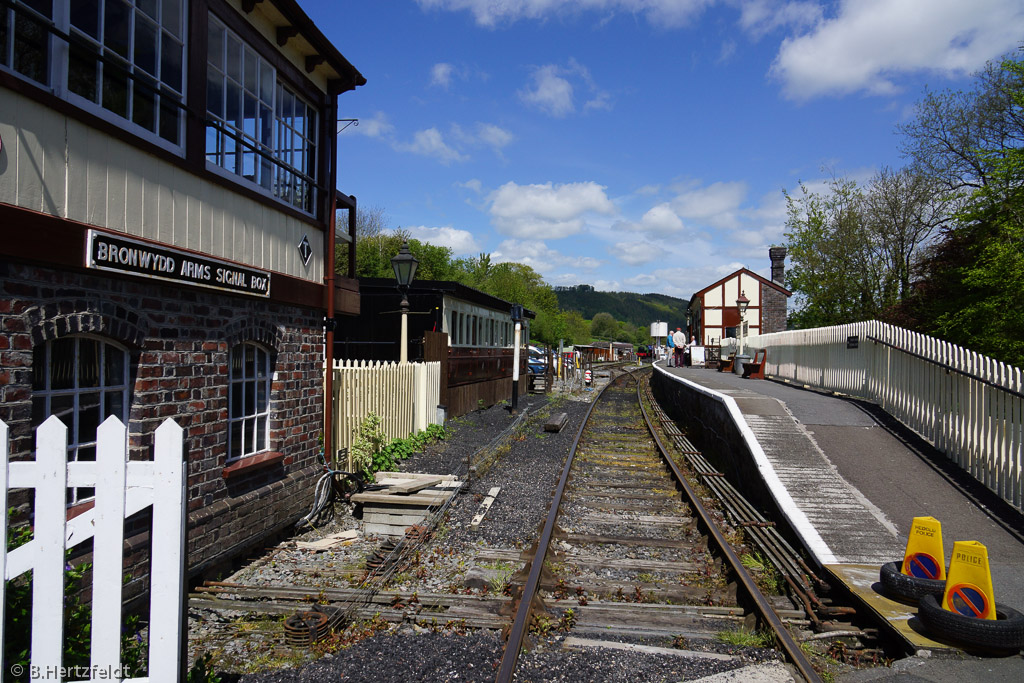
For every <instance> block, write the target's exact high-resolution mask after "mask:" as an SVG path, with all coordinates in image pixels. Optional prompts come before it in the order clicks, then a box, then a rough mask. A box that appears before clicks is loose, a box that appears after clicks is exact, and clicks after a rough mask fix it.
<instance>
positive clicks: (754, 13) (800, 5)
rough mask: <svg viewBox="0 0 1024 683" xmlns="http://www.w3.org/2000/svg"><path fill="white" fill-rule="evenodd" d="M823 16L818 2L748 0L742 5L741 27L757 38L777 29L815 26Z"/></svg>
mask: <svg viewBox="0 0 1024 683" xmlns="http://www.w3.org/2000/svg"><path fill="white" fill-rule="evenodd" d="M821 18H822V8H821V5H819V4H818V3H817V2H801V1H797V2H787V1H785V0H747V1H746V2H744V3H743V4H742V5H741V7H740V21H739V23H740V28H742V29H743V30H744V31H746V32H747V33H749V34H751V35H753V36H754V37H755V38H761V37H763V36H764V35H765V34H767V33H770V32H771V31H774V30H776V29H780V28H786V27H793V28H799V29H802V28H807V27H810V26H814V25H815V24H816V23H818V22H819V21H820V20H821Z"/></svg>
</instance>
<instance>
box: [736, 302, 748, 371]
mask: <svg viewBox="0 0 1024 683" xmlns="http://www.w3.org/2000/svg"><path fill="white" fill-rule="evenodd" d="M749 305H750V299H748V298H747V296H746V293H745V292H743V291H741V292H740V296H739V298H738V299H736V308H738V309H740V329H739V334H738V335H736V336H737V337H739V347H740V348H739V353H737V354H736V355H737V356H742V355H743V338H744V337H745V336H746V335H745V334H744V325H743V323H745V322H746V320H747V306H749Z"/></svg>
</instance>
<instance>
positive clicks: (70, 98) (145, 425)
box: [0, 0, 365, 573]
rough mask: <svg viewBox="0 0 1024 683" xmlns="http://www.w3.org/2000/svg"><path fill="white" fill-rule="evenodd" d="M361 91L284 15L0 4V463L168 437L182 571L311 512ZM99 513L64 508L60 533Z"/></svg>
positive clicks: (148, 445)
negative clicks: (184, 548)
mask: <svg viewBox="0 0 1024 683" xmlns="http://www.w3.org/2000/svg"><path fill="white" fill-rule="evenodd" d="M364 83H365V79H364V78H363V77H362V75H361V74H360V73H359V72H358V71H357V70H356V69H355V68H354V67H353V66H352V65H351V64H350V63H349V62H348V61H347V60H346V59H345V58H344V57H343V56H342V54H341V53H340V52H339V51H338V49H337V48H336V47H334V46H333V45H332V44H331V43H330V42H329V41H328V40H327V39H326V38H325V37H324V35H323V34H322V33H321V32H320V31H319V30H318V29H317V28H316V27H315V26H314V25H313V22H312V21H311V20H310V18H309V17H308V16H307V15H306V14H305V13H304V12H303V10H302V9H301V8H300V7H299V5H298V4H297V3H296V2H295V0H153V1H152V2H141V1H135V2H131V1H128V2H123V1H121V0H117V1H116V2H115V1H114V0H41V1H40V0H33V1H31V2H29V1H27V0H13V1H12V2H5V3H3V4H0V111H2V112H3V115H2V116H0V226H2V228H0V229H2V231H3V240H0V364H2V367H0V398H2V400H0V418H2V419H3V420H4V421H5V422H6V423H7V424H8V425H9V426H10V435H11V445H12V452H13V455H12V457H14V458H30V457H32V451H33V445H34V444H33V439H34V436H33V435H34V430H35V427H36V426H37V425H39V424H40V423H41V422H42V421H43V420H44V419H46V418H47V417H48V416H49V415H57V416H59V417H60V419H61V420H62V421H64V423H65V424H66V425H67V427H68V433H69V440H70V443H69V445H68V450H67V453H68V458H69V459H70V460H91V459H94V458H95V447H96V429H97V426H98V425H99V424H100V423H101V422H102V421H103V420H104V419H106V418H107V417H109V416H116V417H117V418H119V419H120V420H122V421H123V422H124V423H126V424H127V425H128V432H129V446H130V452H131V455H132V457H133V458H136V459H148V458H150V457H151V449H152V445H153V433H154V430H155V429H156V427H157V426H158V425H159V424H160V423H161V422H162V421H163V420H164V419H166V418H169V417H170V418H174V419H175V420H176V421H177V422H178V423H179V424H180V425H182V426H183V427H184V428H185V432H186V435H187V441H186V444H185V451H186V457H187V459H188V484H187V485H188V519H189V528H188V554H189V564H190V568H191V570H192V572H193V573H196V572H198V571H201V570H202V569H204V568H207V567H211V566H213V565H215V564H219V563H223V562H226V561H228V560H230V559H231V558H233V557H235V556H237V555H238V554H240V553H242V552H245V551H246V550H247V548H248V547H249V546H251V545H253V544H255V543H258V542H259V540H260V539H262V538H264V537H266V536H268V535H270V534H273V533H275V532H277V531H279V530H282V529H285V528H288V527H289V526H290V525H291V524H293V523H294V521H295V520H296V519H297V517H299V516H301V514H302V513H303V512H304V511H305V510H308V507H309V504H310V501H311V498H312V493H313V483H314V481H315V477H316V475H317V474H318V473H319V472H320V467H319V466H318V463H317V454H318V452H319V448H320V447H319V444H318V439H319V437H320V436H321V434H322V431H323V430H322V427H323V423H324V420H323V417H324V405H323V404H324V390H323V363H324V356H325V350H324V349H325V344H324V342H325V339H324V321H325V317H333V316H334V315H335V314H336V313H341V314H345V313H350V314H352V313H355V312H357V310H358V298H357V297H355V298H354V297H353V296H351V294H352V292H353V291H356V290H357V285H356V283H355V281H354V280H348V279H345V278H341V279H340V280H339V281H337V282H333V281H332V278H333V254H334V239H335V236H334V219H333V216H334V214H335V205H336V204H337V203H338V202H339V201H340V205H341V207H340V208H346V207H347V208H349V209H350V213H353V211H352V209H354V200H352V199H351V198H348V197H346V196H345V195H340V194H339V193H337V192H336V190H335V186H336V173H337V159H336V158H335V156H336V152H335V150H336V144H335V143H336V136H337V132H336V131H337V119H338V113H337V111H338V110H337V98H338V96H339V95H340V94H341V93H344V92H346V91H349V90H353V89H354V88H355V87H356V86H360V85H363V84H364ZM341 239H349V238H348V237H347V236H345V235H343V236H341ZM335 288H339V291H340V292H341V296H338V297H335ZM335 300H337V301H338V302H339V303H338V304H337V305H336V304H335V303H334V302H335ZM92 496H93V491H92V490H91V489H74V490H71V491H69V493H68V506H69V509H68V515H69V517H70V516H74V515H77V514H79V513H81V512H83V511H84V510H87V509H88V508H89V507H90V506H91V504H92ZM135 542H138V543H142V544H144V543H145V539H144V538H143V539H141V540H140V539H139V538H136V539H135Z"/></svg>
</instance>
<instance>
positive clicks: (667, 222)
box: [612, 203, 685, 237]
mask: <svg viewBox="0 0 1024 683" xmlns="http://www.w3.org/2000/svg"><path fill="white" fill-rule="evenodd" d="M684 229H685V226H684V225H683V221H682V219H680V218H679V216H678V215H676V213H675V212H674V211H673V210H672V207H671V206H669V205H668V204H665V203H662V204H658V205H657V206H654V207H652V208H650V209H648V210H647V213H645V214H644V215H643V216H641V217H640V220H639V221H635V222H634V221H618V222H617V223H615V224H614V225H613V226H612V232H613V233H620V232H623V231H628V232H640V233H643V234H645V235H648V236H650V237H664V236H667V235H676V234H680V233H682V232H683V230H684Z"/></svg>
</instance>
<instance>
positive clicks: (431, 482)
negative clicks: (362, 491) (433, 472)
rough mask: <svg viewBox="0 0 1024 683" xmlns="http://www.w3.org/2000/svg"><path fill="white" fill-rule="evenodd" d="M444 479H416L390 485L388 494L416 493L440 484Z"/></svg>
mask: <svg viewBox="0 0 1024 683" xmlns="http://www.w3.org/2000/svg"><path fill="white" fill-rule="evenodd" d="M442 481H444V479H442V478H441V477H416V478H415V479H410V480H408V481H406V482H404V483H402V484H391V485H390V486H388V493H416V492H417V491H422V490H423V489H426V488H430V487H431V486H436V485H438V484H440V483H441V482H442Z"/></svg>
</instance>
